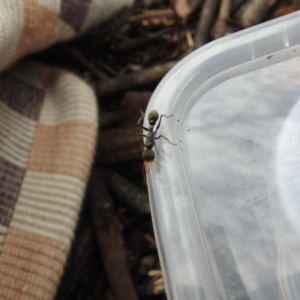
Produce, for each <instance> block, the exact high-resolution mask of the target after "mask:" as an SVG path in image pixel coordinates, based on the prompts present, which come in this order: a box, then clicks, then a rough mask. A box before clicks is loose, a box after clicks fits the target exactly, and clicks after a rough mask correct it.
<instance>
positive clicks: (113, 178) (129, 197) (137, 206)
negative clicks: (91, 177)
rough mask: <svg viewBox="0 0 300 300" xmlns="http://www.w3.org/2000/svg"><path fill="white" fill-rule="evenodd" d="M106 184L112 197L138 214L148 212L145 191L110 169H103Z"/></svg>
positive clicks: (148, 205)
mask: <svg viewBox="0 0 300 300" xmlns="http://www.w3.org/2000/svg"><path fill="white" fill-rule="evenodd" d="M105 175H106V179H107V186H108V189H109V191H110V192H111V194H112V195H113V197H114V198H116V199H117V200H118V201H119V202H120V203H123V204H125V205H126V206H128V207H130V208H131V209H133V210H135V211H136V212H138V213H140V214H149V213H150V204H149V198H148V195H147V193H146V192H145V191H144V190H142V189H141V188H139V187H137V186H136V185H134V184H132V183H131V182H130V181H128V180H127V179H125V178H124V177H122V176H121V175H119V174H118V173H116V172H114V171H112V170H106V171H105Z"/></svg>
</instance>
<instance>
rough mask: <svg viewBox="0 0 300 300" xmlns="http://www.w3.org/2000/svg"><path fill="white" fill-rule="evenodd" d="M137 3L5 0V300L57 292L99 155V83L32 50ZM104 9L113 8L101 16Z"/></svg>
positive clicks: (1, 228)
mask: <svg viewBox="0 0 300 300" xmlns="http://www.w3.org/2000/svg"><path fill="white" fill-rule="evenodd" d="M129 4H130V1H121V0H120V1H108V0H106V1H105V0H102V1H101V0H0V71H2V72H1V73H0V299H41V300H44V299H52V298H53V297H54V296H55V293H56V289H57V286H58V284H59V281H60V277H61V275H62V272H63V268H64V265H65V262H66V259H67V255H68V252H69V249H70V245H71V241H72V237H73V233H74V229H75V226H76V221H77V217H78V212H79V209H80V206H81V202H82V198H83V194H84V190H85V187H86V183H87V180H88V176H89V170H90V167H91V163H92V160H93V154H94V149H95V142H96V134H97V106H96V97H95V95H94V92H93V90H92V89H91V88H90V87H89V86H88V85H87V84H86V83H84V82H83V81H81V80H80V79H79V78H77V77H76V76H74V75H73V74H70V73H68V72H66V71H63V70H58V69H55V68H50V67H46V66H42V65H40V64H36V63H33V62H21V63H19V64H17V65H16V66H13V67H12V68H10V69H9V70H5V69H7V67H8V66H11V65H12V64H13V63H14V62H16V61H17V60H18V59H19V58H21V57H23V56H24V55H26V54H28V53H32V52H34V51H38V50H40V49H42V48H44V47H47V46H49V45H50V44H52V43H54V42H57V41H63V40H67V39H70V38H73V37H74V36H76V35H78V34H80V33H81V32H83V31H84V30H86V29H88V28H89V27H91V26H92V25H94V24H96V23H99V22H100V21H104V20H106V19H108V18H109V16H110V15H112V14H113V13H114V12H115V11H116V10H118V9H119V8H121V7H123V6H124V5H129ZM103 12H105V14H103Z"/></svg>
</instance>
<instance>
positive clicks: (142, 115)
mask: <svg viewBox="0 0 300 300" xmlns="http://www.w3.org/2000/svg"><path fill="white" fill-rule="evenodd" d="M140 113H141V117H140V118H139V119H138V122H137V125H138V126H140V127H142V128H143V129H144V130H146V131H149V129H148V128H146V127H144V126H143V125H141V122H142V120H144V113H143V111H142V110H141V109H140Z"/></svg>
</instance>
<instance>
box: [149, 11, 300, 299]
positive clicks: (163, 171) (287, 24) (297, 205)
mask: <svg viewBox="0 0 300 300" xmlns="http://www.w3.org/2000/svg"><path fill="white" fill-rule="evenodd" d="M299 100H300V13H299V12H296V13H293V14H290V15H288V16H285V17H282V18H279V19H276V20H273V21H270V22H267V23H264V24H262V25H259V26H255V27H252V28H250V29H247V30H244V31H241V32H239V33H237V34H233V35H230V36H227V37H225V38H222V39H219V40H217V41H215V42H212V43H209V44H207V45H205V46H204V47H201V48H200V49H199V50H197V51H195V52H193V53H192V54H190V55H189V56H188V57H186V58H185V59H184V60H182V61H181V62H180V63H179V64H177V65H176V66H175V67H174V68H173V69H172V70H171V71H170V72H169V73H168V74H167V76H166V77H165V78H164V79H163V80H162V81H161V83H160V84H159V86H158V87H157V89H156V91H155V92H154V94H153V96H152V98H151V101H150V103H149V106H148V108H147V111H146V115H147V114H148V113H149V112H150V111H151V110H152V109H156V110H157V111H158V112H159V113H160V114H167V115H170V114H173V115H174V117H172V118H168V119H166V118H163V119H162V123H161V127H160V129H159V134H163V135H164V136H166V137H167V138H168V139H169V140H170V141H172V142H174V143H176V144H177V146H173V145H171V144H169V143H168V142H167V141H166V140H164V139H159V140H157V144H156V145H157V148H158V151H159V154H156V158H155V160H156V161H157V162H158V163H159V164H160V165H161V166H159V165H158V164H153V166H152V168H151V171H150V173H149V174H148V175H149V176H148V187H149V193H150V200H151V208H152V213H153V222H154V228H155V234H156V239H157V244H158V249H159V254H160V259H161V263H162V270H163V275H164V281H165V285H166V290H167V296H168V299H169V300H197V299H201V300H218V299H236V300H238V299H240V300H246V299H253V300H260V299H272V300H277V299H285V300H286V299H300V193H299V191H300V101H299ZM144 125H145V126H147V127H148V120H147V118H145V123H144Z"/></svg>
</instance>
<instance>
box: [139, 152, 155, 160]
mask: <svg viewBox="0 0 300 300" xmlns="http://www.w3.org/2000/svg"><path fill="white" fill-rule="evenodd" d="M154 157H155V155H154V151H153V150H152V149H146V150H144V152H143V153H142V160H143V161H146V162H150V161H153V160H154Z"/></svg>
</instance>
